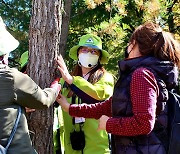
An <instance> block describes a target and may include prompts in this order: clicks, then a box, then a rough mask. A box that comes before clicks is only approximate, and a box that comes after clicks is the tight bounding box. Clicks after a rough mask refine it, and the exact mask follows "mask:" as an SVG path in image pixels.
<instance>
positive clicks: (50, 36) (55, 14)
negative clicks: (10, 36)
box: [27, 0, 62, 154]
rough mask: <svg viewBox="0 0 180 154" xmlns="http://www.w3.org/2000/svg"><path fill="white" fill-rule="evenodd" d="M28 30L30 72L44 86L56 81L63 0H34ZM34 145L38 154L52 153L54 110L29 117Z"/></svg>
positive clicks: (40, 111) (35, 113)
mask: <svg viewBox="0 0 180 154" xmlns="http://www.w3.org/2000/svg"><path fill="white" fill-rule="evenodd" d="M32 3H33V4H32V17H31V21H30V31H29V64H28V69H27V72H28V74H29V75H30V77H31V78H32V79H33V80H34V81H35V82H36V83H37V84H38V85H39V86H40V87H41V88H46V87H49V86H50V83H51V82H52V81H53V80H54V78H55V73H54V72H55V63H54V58H55V57H56V56H57V54H59V42H60V35H61V22H62V16H61V12H62V11H61V10H62V9H61V7H62V0H51V1H49V0H33V1H32ZM28 123H29V130H30V131H33V132H34V135H32V142H33V145H34V147H35V149H36V150H37V152H38V153H39V154H52V153H53V139H52V137H53V136H52V132H53V107H51V108H49V109H47V110H39V111H38V110H36V111H35V112H33V113H30V114H29V115H28Z"/></svg>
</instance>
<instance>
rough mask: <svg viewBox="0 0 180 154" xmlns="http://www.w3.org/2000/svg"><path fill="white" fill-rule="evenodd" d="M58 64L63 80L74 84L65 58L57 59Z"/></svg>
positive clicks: (59, 57)
mask: <svg viewBox="0 0 180 154" xmlns="http://www.w3.org/2000/svg"><path fill="white" fill-rule="evenodd" d="M56 62H57V64H58V69H59V71H60V72H61V75H62V78H63V79H64V80H65V81H66V82H67V83H68V84H72V82H73V77H72V76H71V75H70V74H69V71H68V69H67V67H66V64H65V62H64V59H63V57H62V56H61V55H60V56H58V57H57V59H56Z"/></svg>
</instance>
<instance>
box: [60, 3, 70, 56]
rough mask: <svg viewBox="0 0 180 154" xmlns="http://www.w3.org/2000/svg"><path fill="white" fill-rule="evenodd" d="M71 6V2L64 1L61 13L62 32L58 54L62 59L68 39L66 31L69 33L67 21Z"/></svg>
mask: <svg viewBox="0 0 180 154" xmlns="http://www.w3.org/2000/svg"><path fill="white" fill-rule="evenodd" d="M71 5H72V0H66V1H65V2H64V10H63V13H62V28H61V29H62V32H61V39H60V53H61V55H62V56H63V57H65V51H66V43H67V38H68V31H69V20H70V14H71Z"/></svg>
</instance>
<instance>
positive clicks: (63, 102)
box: [56, 93, 70, 112]
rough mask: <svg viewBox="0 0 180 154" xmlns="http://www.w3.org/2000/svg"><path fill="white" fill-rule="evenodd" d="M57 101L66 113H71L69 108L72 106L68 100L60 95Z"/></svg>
mask: <svg viewBox="0 0 180 154" xmlns="http://www.w3.org/2000/svg"><path fill="white" fill-rule="evenodd" d="M56 101H57V102H58V103H59V104H60V105H61V107H62V109H63V110H64V111H65V112H69V106H70V104H69V103H68V102H67V100H66V98H65V97H64V96H63V95H62V94H60V93H59V95H58V97H57V98H56Z"/></svg>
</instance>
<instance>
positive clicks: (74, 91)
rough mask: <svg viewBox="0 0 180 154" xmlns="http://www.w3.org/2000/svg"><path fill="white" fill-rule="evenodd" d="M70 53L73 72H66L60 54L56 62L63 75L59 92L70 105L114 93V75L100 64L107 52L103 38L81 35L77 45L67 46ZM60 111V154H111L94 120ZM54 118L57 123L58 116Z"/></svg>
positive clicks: (98, 100)
mask: <svg viewBox="0 0 180 154" xmlns="http://www.w3.org/2000/svg"><path fill="white" fill-rule="evenodd" d="M69 56H70V57H71V58H72V59H74V60H76V61H77V62H78V63H77V65H76V66H75V69H74V71H73V73H72V75H70V74H69V72H68V70H67V67H66V65H65V63H64V61H63V58H62V57H58V59H57V63H58V65H59V66H58V68H59V70H60V72H61V74H62V79H61V84H62V94H63V95H64V96H65V97H66V98H67V100H68V102H69V103H70V104H74V103H76V104H77V103H88V104H94V103H97V102H101V101H104V100H106V99H107V98H109V97H110V96H111V95H112V94H113V86H114V79H113V76H112V75H111V74H110V73H108V72H107V71H106V70H105V69H104V67H103V66H102V64H106V63H107V62H108V60H109V54H108V52H107V51H105V50H102V41H101V39H100V38H99V37H98V36H96V35H93V34H86V35H83V36H82V37H81V38H80V41H79V44H78V45H76V46H74V47H72V48H71V49H70V53H69ZM59 108H60V107H59ZM58 110H60V109H58ZM57 114H58V113H57ZM62 114H63V123H64V126H63V127H62V124H61V130H60V131H61V132H63V137H62V138H61V142H62V146H63V148H62V149H64V150H63V151H62V153H64V152H65V154H93V153H94V154H108V153H110V149H109V140H108V134H107V133H106V132H105V131H97V128H98V122H97V120H94V119H85V118H83V117H81V118H73V117H71V116H70V115H69V114H68V113H66V112H62ZM58 118H59V119H61V118H62V117H61V116H59V117H58ZM55 120H56V122H57V119H55ZM62 128H63V129H62ZM56 137H57V136H56ZM54 141H55V138H54ZM55 142H56V141H55Z"/></svg>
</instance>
